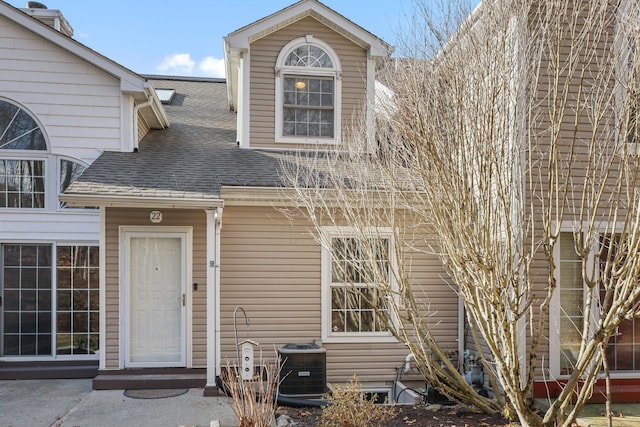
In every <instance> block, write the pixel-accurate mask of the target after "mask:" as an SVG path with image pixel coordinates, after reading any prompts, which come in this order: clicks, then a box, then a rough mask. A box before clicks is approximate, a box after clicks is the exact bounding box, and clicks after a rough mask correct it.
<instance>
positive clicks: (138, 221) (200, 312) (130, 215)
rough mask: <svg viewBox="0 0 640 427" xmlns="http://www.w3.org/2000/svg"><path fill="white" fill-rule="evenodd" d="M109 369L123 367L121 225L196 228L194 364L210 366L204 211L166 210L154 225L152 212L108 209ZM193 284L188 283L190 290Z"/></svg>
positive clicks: (192, 311)
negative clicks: (121, 335)
mask: <svg viewBox="0 0 640 427" xmlns="http://www.w3.org/2000/svg"><path fill="white" fill-rule="evenodd" d="M106 210H107V211H106V235H105V238H106V256H105V257H106V271H105V276H106V283H105V285H106V288H105V289H106V328H105V331H104V333H105V334H106V348H105V349H104V351H105V352H106V367H107V369H117V368H118V366H119V323H120V320H119V319H120V317H124V313H120V300H119V298H120V295H119V283H120V277H119V250H120V241H119V238H120V234H119V227H120V226H149V230H150V231H153V229H154V228H156V229H158V230H160V229H162V227H168V226H180V227H184V226H189V227H193V263H192V265H191V269H192V281H193V283H197V284H198V290H197V291H193V290H189V291H190V292H191V295H192V307H191V310H190V311H189V314H188V315H189V316H191V321H192V337H191V340H192V365H193V367H204V366H205V365H206V357H207V356H206V348H207V347H206V325H207V314H206V300H207V286H206V283H207V277H206V268H207V267H206V266H207V262H206V253H207V252H206V214H205V212H204V210H180V209H163V210H162V215H163V217H162V223H160V224H152V223H151V222H150V221H149V212H150V211H151V210H152V209H121V208H106ZM190 286H192V283H187V287H190Z"/></svg>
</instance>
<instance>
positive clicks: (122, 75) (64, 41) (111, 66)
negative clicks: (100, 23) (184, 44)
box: [0, 2, 145, 94]
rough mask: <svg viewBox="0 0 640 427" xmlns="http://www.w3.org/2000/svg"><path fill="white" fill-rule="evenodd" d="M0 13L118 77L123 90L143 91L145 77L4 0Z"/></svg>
mask: <svg viewBox="0 0 640 427" xmlns="http://www.w3.org/2000/svg"><path fill="white" fill-rule="evenodd" d="M0 15H2V16H5V17H7V18H8V19H10V20H11V21H13V22H15V23H16V24H18V25H21V26H22V27H24V28H26V29H27V30H29V31H31V32H32V33H34V34H36V35H38V36H40V37H42V38H43V39H45V40H47V41H49V42H51V43H53V44H55V45H56V46H58V47H60V48H61V49H64V50H66V51H67V52H69V53H71V54H73V55H75V56H77V57H79V58H81V59H83V60H85V61H87V62H88V63H90V64H92V65H94V66H95V67H97V68H99V69H101V70H103V71H105V72H106V73H108V74H111V75H112V76H114V77H117V78H119V79H120V82H121V83H120V87H121V90H122V91H123V92H128V93H136V94H140V93H143V92H144V87H145V79H144V78H143V77H142V76H140V75H138V74H136V73H134V72H133V71H131V70H129V69H128V68H126V67H123V66H122V65H120V64H118V63H116V62H114V61H112V60H111V59H109V58H107V57H105V56H103V55H101V54H99V53H98V52H96V51H94V50H93V49H90V48H88V47H87V46H85V45H83V44H82V43H80V42H78V41H76V40H74V39H72V38H71V37H67V36H65V35H64V34H62V33H60V32H59V31H57V30H55V29H53V28H51V27H49V26H48V25H46V24H44V23H42V22H40V21H38V20H37V19H35V18H33V17H31V16H29V15H27V14H26V13H24V12H22V11H20V10H19V9H16V8H14V7H13V6H10V5H8V4H6V3H4V2H0Z"/></svg>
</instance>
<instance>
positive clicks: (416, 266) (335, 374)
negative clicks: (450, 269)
mask: <svg viewBox="0 0 640 427" xmlns="http://www.w3.org/2000/svg"><path fill="white" fill-rule="evenodd" d="M222 224H223V226H222V236H221V245H222V247H221V270H220V271H221V297H220V299H221V314H220V318H221V329H222V335H221V346H222V349H221V353H222V360H221V364H222V366H225V365H226V363H227V362H228V363H229V364H235V358H236V353H235V344H234V330H233V311H234V309H235V308H236V307H238V306H241V307H242V308H244V310H245V311H246V313H247V315H248V317H249V319H250V325H249V327H247V326H245V324H244V319H243V317H242V316H241V315H240V316H239V318H238V319H237V320H238V323H237V324H238V337H239V339H245V338H249V339H252V340H254V341H257V342H258V343H259V344H260V350H261V351H262V354H263V356H264V358H265V359H273V358H274V357H275V349H276V348H278V347H280V346H282V345H283V344H286V343H309V342H312V341H313V340H314V339H320V338H321V317H322V316H321V276H320V274H321V262H320V252H321V251H320V245H319V243H318V242H317V241H316V240H315V238H314V237H313V236H312V235H311V232H310V230H311V229H312V225H311V224H310V223H309V222H307V221H305V220H302V219H290V218H287V217H286V216H285V215H283V214H282V213H280V212H278V211H277V210H276V209H273V208H269V207H227V208H225V210H224V214H223V219H222ZM408 264H410V265H411V271H410V274H411V276H412V277H413V279H414V283H415V285H416V290H417V292H419V293H420V295H424V302H425V303H427V304H431V309H433V308H434V307H437V310H438V311H437V316H434V317H433V319H434V322H433V325H432V326H433V328H434V333H436V334H438V335H440V336H441V338H442V342H443V346H444V347H445V348H446V349H454V350H455V349H456V348H457V344H456V339H457V313H458V307H457V298H456V296H455V293H454V292H453V291H452V289H451V287H450V285H449V284H448V283H446V282H445V281H444V280H443V279H442V277H443V276H444V275H445V273H444V271H443V269H442V265H441V263H440V262H439V260H438V259H437V258H436V257H430V256H426V255H425V254H421V253H415V254H413V256H411V257H410V262H408ZM426 307H427V306H425V310H426ZM323 346H324V347H325V348H326V350H327V375H328V380H329V381H332V382H342V381H347V380H349V378H351V377H352V376H353V374H354V373H357V374H358V376H359V377H360V379H361V380H362V381H392V380H393V379H394V377H395V374H396V371H395V368H396V367H397V366H400V365H401V364H402V362H403V361H404V358H405V356H406V355H407V350H406V348H405V347H404V345H402V344H398V343H324V344H323Z"/></svg>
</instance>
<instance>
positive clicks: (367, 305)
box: [322, 228, 395, 342]
mask: <svg viewBox="0 0 640 427" xmlns="http://www.w3.org/2000/svg"><path fill="white" fill-rule="evenodd" d="M325 233H326V236H327V239H326V242H327V245H326V246H323V249H322V268H323V280H322V313H323V316H322V317H323V320H322V322H323V324H322V331H323V337H322V338H323V340H325V341H327V342H331V341H334V342H335V341H342V342H378V341H393V340H394V338H393V337H392V336H391V333H390V332H389V326H390V325H393V323H394V319H393V315H392V312H391V310H390V298H391V297H392V292H390V291H391V290H392V289H394V287H395V286H394V284H393V274H392V271H391V269H392V259H391V254H392V253H393V252H392V246H393V240H392V235H391V232H390V231H387V230H382V231H380V230H376V231H375V233H374V234H372V235H368V236H361V235H356V234H355V233H350V231H349V230H348V229H342V228H339V229H337V228H327V229H326V230H325Z"/></svg>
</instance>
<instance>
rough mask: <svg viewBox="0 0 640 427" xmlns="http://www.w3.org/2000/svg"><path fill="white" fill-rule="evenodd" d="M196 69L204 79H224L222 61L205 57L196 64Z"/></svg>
mask: <svg viewBox="0 0 640 427" xmlns="http://www.w3.org/2000/svg"><path fill="white" fill-rule="evenodd" d="M198 69H199V70H200V71H202V72H203V73H204V75H205V76H206V77H222V78H224V74H225V72H224V70H225V67H224V59H218V58H215V57H213V56H207V57H206V58H204V59H203V60H202V61H201V62H200V64H198Z"/></svg>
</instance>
